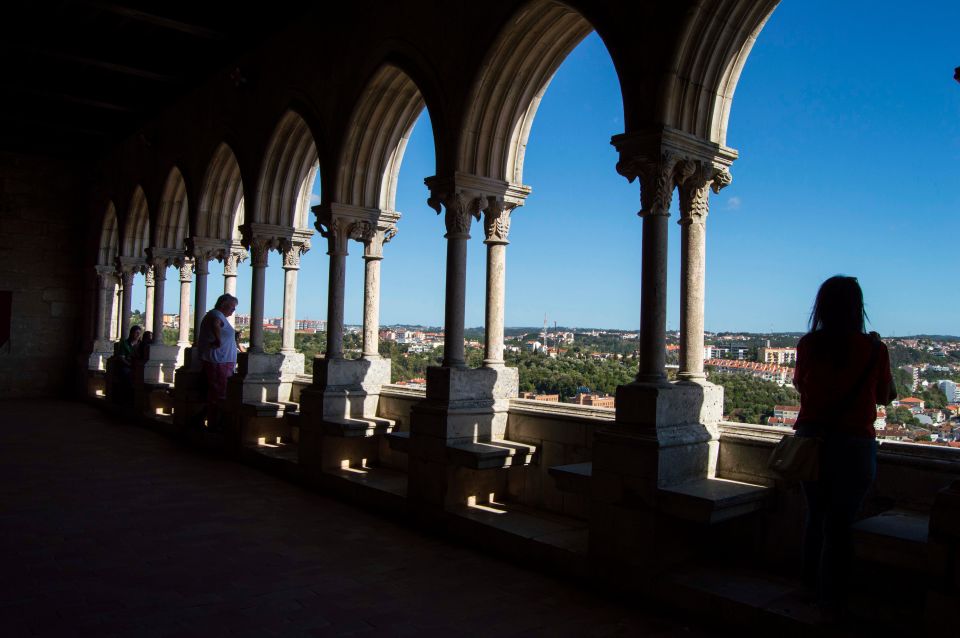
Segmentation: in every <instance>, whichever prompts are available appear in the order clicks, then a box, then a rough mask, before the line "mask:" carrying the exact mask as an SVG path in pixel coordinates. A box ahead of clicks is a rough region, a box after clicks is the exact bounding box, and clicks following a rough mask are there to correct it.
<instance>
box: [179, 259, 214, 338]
mask: <svg viewBox="0 0 960 638" xmlns="http://www.w3.org/2000/svg"><path fill="white" fill-rule="evenodd" d="M193 272H194V274H195V275H196V276H197V285H196V290H194V295H193V299H194V301H193V341H194V343H196V341H197V337H198V336H200V322H201V321H203V316H204V315H205V314H206V312H207V275H209V274H210V261H209V260H208V259H207V255H205V254H203V253H195V254H194V261H193ZM181 320H182V317H181Z"/></svg>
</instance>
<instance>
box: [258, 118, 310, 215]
mask: <svg viewBox="0 0 960 638" xmlns="http://www.w3.org/2000/svg"><path fill="white" fill-rule="evenodd" d="M318 170H319V157H318V155H317V146H316V143H315V142H314V139H313V134H312V133H311V131H310V127H309V126H308V125H307V123H306V121H304V119H303V118H302V117H300V115H299V114H298V113H296V112H295V111H287V112H286V114H284V116H283V117H282V118H281V120H280V122H279V123H278V124H277V127H276V128H275V129H274V132H273V135H272V137H271V139H270V144H269V146H268V147H267V152H266V156H265V160H264V163H263V168H262V169H261V172H260V179H259V182H258V184H257V206H256V209H255V211H254V215H253V216H254V217H255V219H251V220H250V221H252V222H256V223H260V224H270V225H273V226H282V227H284V228H295V229H307V228H308V227H309V222H310V191H311V189H312V188H313V182H314V179H315V178H316V176H317V171H318Z"/></svg>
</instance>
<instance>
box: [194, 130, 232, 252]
mask: <svg viewBox="0 0 960 638" xmlns="http://www.w3.org/2000/svg"><path fill="white" fill-rule="evenodd" d="M243 222H244V206H243V178H242V177H241V174H240V164H238V163H237V158H236V156H235V155H234V154H233V150H232V149H231V148H230V147H229V146H228V145H227V144H226V143H221V144H220V145H219V146H218V147H217V149H216V151H214V154H213V159H212V160H211V161H210V166H209V167H208V168H207V172H206V175H204V178H203V184H202V185H201V190H200V204H199V206H198V207H197V217H196V226H195V232H194V236H197V237H206V238H209V239H219V240H222V241H225V242H229V241H231V240H233V239H236V240H239V239H240V231H239V230H238V229H239V227H240V224H242V223H243Z"/></svg>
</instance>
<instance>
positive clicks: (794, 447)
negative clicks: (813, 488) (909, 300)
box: [767, 341, 880, 481]
mask: <svg viewBox="0 0 960 638" xmlns="http://www.w3.org/2000/svg"><path fill="white" fill-rule="evenodd" d="M879 350H880V347H879V345H878V343H877V341H874V343H873V348H872V349H871V351H870V361H869V362H867V367H866V369H865V370H864V371H863V373H862V374H861V375H860V378H859V379H857V382H856V383H855V384H854V385H853V387H852V388H850V391H849V392H847V394H846V395H844V397H843V398H842V399H840V400H839V401H837V402H836V403H835V404H834V405H833V406H831V408H832V409H831V410H829V411H830V412H836V411H839V410H840V409H841V408H844V407H846V404H847V403H848V402H849V401H852V400H853V398H854V397H855V396H857V394H858V393H859V392H860V388H861V386H863V384H864V382H865V381H866V380H867V378H868V377H869V376H870V371H871V370H873V366H874V364H875V363H876V362H877V355H878V353H879ZM822 445H823V437H822V436H797V435H784V436H783V438H782V439H780V442H779V443H777V446H776V447H775V448H773V452H771V454H770V458H769V459H768V460H767V467H768V468H770V471H771V472H773V473H774V474H776V475H777V476H778V477H780V478H781V479H782V480H784V481H816V480H817V479H818V478H819V477H820V447H821V446H822Z"/></svg>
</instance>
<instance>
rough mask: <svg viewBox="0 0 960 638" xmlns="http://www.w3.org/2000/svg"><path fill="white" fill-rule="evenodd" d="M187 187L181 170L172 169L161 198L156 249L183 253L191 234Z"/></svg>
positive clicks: (155, 234)
mask: <svg viewBox="0 0 960 638" xmlns="http://www.w3.org/2000/svg"><path fill="white" fill-rule="evenodd" d="M189 224H190V218H189V211H188V202H187V185H186V182H185V181H184V179H183V175H182V174H181V173H180V170H179V169H178V168H177V167H176V166H174V167H173V168H172V169H170V174H169V175H168V176H167V181H166V183H165V184H164V187H163V192H162V194H161V196H160V206H159V211H158V213H157V221H156V226H155V228H154V233H153V237H154V241H153V244H154V247H156V248H163V249H167V250H176V251H183V250H184V248H185V246H184V241H185V240H186V238H187V235H188V234H189Z"/></svg>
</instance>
